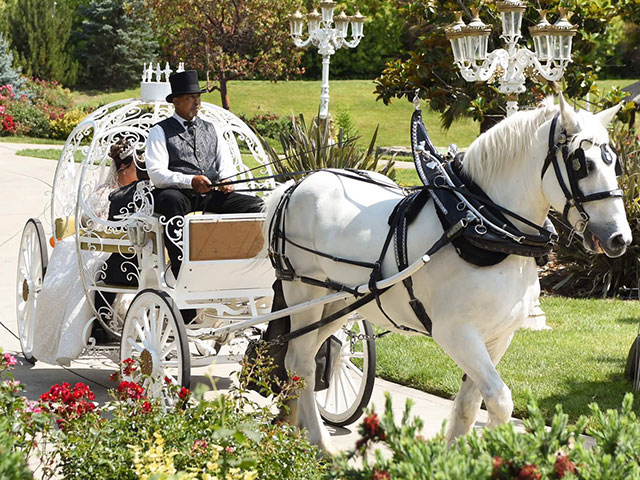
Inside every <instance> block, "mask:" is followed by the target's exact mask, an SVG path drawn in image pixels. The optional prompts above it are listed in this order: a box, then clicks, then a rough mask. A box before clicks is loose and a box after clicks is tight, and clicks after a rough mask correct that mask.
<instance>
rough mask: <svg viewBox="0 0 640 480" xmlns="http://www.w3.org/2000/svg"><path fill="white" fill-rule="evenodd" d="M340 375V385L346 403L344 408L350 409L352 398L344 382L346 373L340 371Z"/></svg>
mask: <svg viewBox="0 0 640 480" xmlns="http://www.w3.org/2000/svg"><path fill="white" fill-rule="evenodd" d="M337 373H338V383H339V384H340V391H341V392H342V399H343V401H344V406H345V407H346V408H349V407H350V406H351V402H350V398H349V396H348V392H347V389H346V385H345V382H344V380H343V379H344V372H343V371H342V370H340V371H339V372H337Z"/></svg>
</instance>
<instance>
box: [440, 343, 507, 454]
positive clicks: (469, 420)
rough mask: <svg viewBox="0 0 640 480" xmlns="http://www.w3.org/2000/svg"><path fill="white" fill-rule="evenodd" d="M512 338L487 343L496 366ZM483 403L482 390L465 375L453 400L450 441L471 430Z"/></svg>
mask: <svg viewBox="0 0 640 480" xmlns="http://www.w3.org/2000/svg"><path fill="white" fill-rule="evenodd" d="M512 339H513V335H510V336H508V337H505V336H503V337H500V338H499V339H496V340H494V341H492V342H489V343H488V344H487V345H486V348H487V351H488V353H489V356H490V357H491V361H492V363H493V365H494V366H495V365H497V364H498V362H499V361H500V359H501V358H502V356H503V355H504V353H505V352H506V351H507V348H508V347H509V345H510V343H511V340H512ZM481 404H482V394H481V393H480V390H479V389H478V387H477V386H476V385H475V383H474V382H473V380H472V379H471V378H470V377H469V376H468V375H465V378H464V380H463V382H462V385H461V387H460V391H459V392H458V394H457V395H456V398H455V400H454V402H453V408H452V411H451V418H450V424H449V430H448V431H447V439H448V440H449V441H451V440H453V439H454V438H456V437H459V436H460V435H464V434H466V433H468V432H469V431H470V430H471V428H472V427H473V424H474V423H475V420H476V418H477V416H478V412H479V411H480V405H481ZM490 421H491V419H490Z"/></svg>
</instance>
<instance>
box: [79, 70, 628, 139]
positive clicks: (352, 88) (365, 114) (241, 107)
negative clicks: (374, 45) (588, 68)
mask: <svg viewBox="0 0 640 480" xmlns="http://www.w3.org/2000/svg"><path fill="white" fill-rule="evenodd" d="M634 81H635V80H603V81H600V82H598V86H599V87H600V88H605V89H608V88H611V87H612V86H613V85H619V86H620V87H625V86H627V85H629V84H631V83H633V82H634ZM373 91H374V84H373V82H372V81H371V80H331V82H330V95H331V100H330V105H329V108H330V111H331V112H332V113H333V114H334V115H335V114H337V113H338V112H340V111H342V110H346V111H349V112H350V113H351V115H352V117H353V119H354V123H355V125H356V128H357V129H358V131H359V132H360V134H361V136H362V141H363V143H368V141H369V140H370V139H371V135H373V132H374V130H375V128H376V125H380V130H379V133H378V142H377V143H378V145H382V146H391V145H409V144H410V138H409V123H410V121H411V113H412V112H413V106H412V104H410V103H409V102H408V101H407V100H406V99H403V100H394V101H393V102H392V103H391V105H389V106H385V105H384V104H383V103H382V102H380V101H376V99H375V98H376V97H375V95H374V93H373ZM139 94H140V90H139V89H132V90H126V91H122V92H116V93H109V94H84V93H80V92H78V93H76V101H77V102H78V103H79V104H81V105H85V106H92V107H95V106H98V105H103V104H105V103H109V102H113V101H115V100H121V99H125V98H135V97H138V96H139ZM229 97H230V103H231V111H233V112H234V113H236V114H241V113H242V114H245V115H249V116H252V115H254V114H256V113H266V112H275V113H278V114H280V115H291V114H295V115H297V114H298V113H303V114H304V115H305V118H307V119H310V118H311V117H312V116H313V115H315V114H316V113H317V110H318V104H319V100H320V81H289V82H285V81H282V82H277V83H273V82H269V81H261V80H246V81H235V82H230V83H229ZM203 100H204V101H207V102H211V103H214V104H216V105H220V95H219V94H218V92H213V93H207V94H204V95H203ZM423 108H424V104H423ZM423 116H424V120H425V124H426V126H427V129H428V130H429V134H430V135H431V138H432V140H433V142H434V144H435V145H436V146H438V147H447V146H448V145H449V144H450V143H456V144H457V145H458V146H460V147H467V146H469V144H470V143H471V142H472V141H473V140H474V139H475V138H476V137H477V136H478V132H479V126H478V124H477V123H475V122H473V121H471V120H469V119H464V120H459V121H457V122H455V123H454V125H453V127H452V128H451V129H450V130H449V131H444V130H442V128H440V119H439V116H438V114H437V113H434V112H431V111H430V110H428V109H427V110H423Z"/></svg>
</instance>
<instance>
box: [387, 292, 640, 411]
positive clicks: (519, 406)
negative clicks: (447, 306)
mask: <svg viewBox="0 0 640 480" xmlns="http://www.w3.org/2000/svg"><path fill="white" fill-rule="evenodd" d="M542 307H543V309H544V311H545V312H546V314H547V324H548V325H549V326H550V327H552V328H553V329H552V330H548V331H530V330H518V331H517V332H516V335H515V337H514V340H513V343H512V344H511V346H510V347H509V350H508V351H507V353H506V355H505V356H504V358H503V359H502V361H501V362H500V364H499V365H498V371H499V372H500V375H501V376H502V379H503V380H504V381H505V383H506V384H507V385H508V386H509V388H510V389H511V391H512V393H513V399H514V404H515V411H514V414H515V415H516V416H522V415H523V414H524V413H525V412H526V401H527V400H526V394H525V393H526V391H527V389H531V391H532V393H533V396H534V397H535V398H536V400H537V401H538V402H539V405H540V407H541V409H542V411H543V412H544V414H545V416H546V418H547V419H550V418H551V416H552V415H553V412H554V409H555V405H556V404H557V403H561V404H562V405H563V407H564V411H565V412H566V413H568V414H569V417H570V419H571V421H575V420H576V418H577V417H578V416H579V415H581V414H587V413H588V408H587V407H588V405H589V403H591V402H594V401H595V402H598V403H599V404H600V405H601V406H602V407H603V408H618V407H619V406H620V404H621V402H622V398H623V396H624V394H625V393H626V392H629V391H631V390H632V387H631V383H630V382H629V381H627V380H626V379H625V378H624V376H623V373H624V368H625V364H626V359H627V355H628V353H629V349H630V348H631V345H632V343H633V339H634V338H635V336H636V335H637V333H638V324H639V323H640V302H637V301H623V300H593V299H591V300H576V299H569V298H563V297H543V298H542ZM377 349H378V363H377V374H378V376H380V377H382V378H385V379H388V380H391V381H394V382H397V383H400V384H403V385H408V386H411V387H414V388H418V389H420V390H424V391H426V392H430V393H433V394H436V395H440V396H443V397H447V398H452V397H453V395H455V393H456V392H457V391H458V389H459V387H460V383H461V378H462V371H461V370H460V369H459V368H458V367H457V366H456V365H455V364H454V363H453V361H452V360H451V359H450V358H449V357H448V356H447V355H446V354H445V353H444V352H443V351H442V349H441V348H440V347H439V346H438V345H437V344H436V343H435V342H434V341H433V340H432V339H428V338H419V337H407V336H403V335H399V334H391V335H388V336H386V337H384V338H382V339H380V340H378V341H377ZM635 405H636V409H638V411H639V412H640V408H639V406H640V401H639V400H638V398H637V397H636V404H635ZM377 407H378V408H380V407H381V405H378V406H377Z"/></svg>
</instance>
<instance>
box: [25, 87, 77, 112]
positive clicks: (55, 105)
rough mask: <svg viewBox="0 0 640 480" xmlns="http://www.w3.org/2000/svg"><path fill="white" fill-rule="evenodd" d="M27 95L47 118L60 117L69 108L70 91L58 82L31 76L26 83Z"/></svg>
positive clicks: (70, 102) (70, 103) (70, 100)
mask: <svg viewBox="0 0 640 480" xmlns="http://www.w3.org/2000/svg"><path fill="white" fill-rule="evenodd" d="M25 88H26V90H27V97H29V99H30V100H31V101H32V103H33V104H34V105H35V106H36V107H38V108H39V109H40V110H42V112H43V113H44V115H45V116H46V117H48V118H49V120H54V119H58V118H61V117H62V115H63V114H64V112H65V111H66V110H68V109H69V108H71V105H72V103H73V99H72V97H71V91H70V90H69V89H68V88H64V87H63V86H62V85H60V84H59V83H58V82H56V81H55V80H54V81H47V80H40V79H38V78H34V77H31V78H29V79H28V80H27V84H26V87H25Z"/></svg>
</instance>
